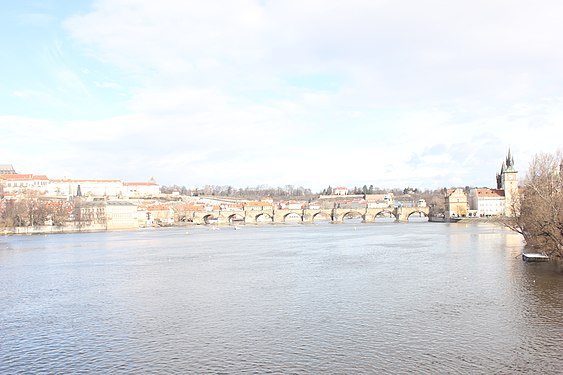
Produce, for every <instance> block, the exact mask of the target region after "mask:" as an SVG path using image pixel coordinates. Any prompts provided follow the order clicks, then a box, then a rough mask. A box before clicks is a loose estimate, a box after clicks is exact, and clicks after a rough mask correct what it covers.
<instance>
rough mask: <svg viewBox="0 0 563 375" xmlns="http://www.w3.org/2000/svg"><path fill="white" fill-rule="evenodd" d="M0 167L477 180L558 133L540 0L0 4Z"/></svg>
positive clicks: (550, 33)
mask: <svg viewBox="0 0 563 375" xmlns="http://www.w3.org/2000/svg"><path fill="white" fill-rule="evenodd" d="M0 5H1V7H2V12H0V43H1V48H0V68H1V71H2V74H0V98H1V101H0V164H13V165H14V167H15V169H16V171H17V172H18V173H33V174H46V175H47V176H48V177H49V178H72V179H121V180H124V181H148V180H149V179H150V178H151V177H154V178H155V179H156V181H157V182H158V183H159V184H161V185H172V184H177V185H184V186H186V187H202V186H204V185H231V186H234V187H247V186H251V187H254V186H258V185H267V186H271V187H277V186H286V185H293V186H296V187H298V186H303V187H307V188H311V189H313V191H320V190H322V189H324V188H326V187H328V186H329V185H330V186H333V187H334V186H347V187H354V186H363V185H368V186H369V185H374V186H376V187H380V188H389V189H390V188H404V187H417V188H420V189H434V188H443V187H454V186H479V187H495V184H496V182H495V181H496V180H495V175H496V173H497V172H499V170H500V168H501V164H502V162H503V160H504V159H505V157H506V155H507V152H508V149H509V148H510V150H511V152H512V154H513V156H514V160H515V164H516V169H517V170H519V172H521V173H520V175H521V176H523V175H524V174H525V171H526V170H527V167H528V163H529V161H530V160H531V158H532V156H533V155H534V154H537V153H540V152H554V151H556V150H557V149H558V148H560V147H561V140H562V139H563V22H561V19H560V18H561V14H563V2H560V1H557V0H534V1H531V0H530V1H528V0H510V1H507V0H497V1H484V0H471V1H468V0H458V1H445V0H427V1H418V0H369V1H367V0H366V1H362V0H347V1H334V0H322V1H321V0H299V1H297V0H229V1H226V0H225V1H220V0H206V1H192V0H160V1H154V0H94V1H86V0H73V1H60V0H20V1H9V0H0Z"/></svg>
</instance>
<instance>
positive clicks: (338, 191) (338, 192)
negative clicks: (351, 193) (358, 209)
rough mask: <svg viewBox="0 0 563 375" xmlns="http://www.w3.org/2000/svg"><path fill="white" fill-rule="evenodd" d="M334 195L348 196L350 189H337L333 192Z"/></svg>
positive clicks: (341, 187) (340, 187)
mask: <svg viewBox="0 0 563 375" xmlns="http://www.w3.org/2000/svg"><path fill="white" fill-rule="evenodd" d="M332 194H334V195H348V188H347V187H343V186H339V187H335V188H334V190H333V191H332Z"/></svg>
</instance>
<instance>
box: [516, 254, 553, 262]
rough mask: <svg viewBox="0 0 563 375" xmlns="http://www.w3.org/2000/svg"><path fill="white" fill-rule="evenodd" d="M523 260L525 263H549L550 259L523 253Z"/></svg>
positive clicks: (542, 255)
mask: <svg viewBox="0 0 563 375" xmlns="http://www.w3.org/2000/svg"><path fill="white" fill-rule="evenodd" d="M522 260H523V261H524V262H547V261H548V260H549V257H548V256H547V255H545V254H540V253H522Z"/></svg>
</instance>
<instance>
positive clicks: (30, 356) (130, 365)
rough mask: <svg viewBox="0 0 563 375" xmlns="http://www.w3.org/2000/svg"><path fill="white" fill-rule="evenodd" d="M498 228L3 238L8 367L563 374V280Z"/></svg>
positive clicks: (2, 340)
mask: <svg viewBox="0 0 563 375" xmlns="http://www.w3.org/2000/svg"><path fill="white" fill-rule="evenodd" d="M521 251H522V241H521V239H520V237H519V236H518V235H516V234H514V233H512V232H509V231H508V230H506V229H504V228H501V227H497V226H493V225H486V224H470V225H465V224H459V223H458V224H443V223H442V224H438V223H408V224H397V223H374V224H350V223H346V224H340V225H334V224H318V225H299V224H295V225H263V226H248V225H247V226H242V227H240V228H239V230H235V228H234V227H221V228H220V229H219V230H209V227H188V228H181V229H180V228H170V229H153V230H141V231H136V232H104V233H78V234H62V235H48V236H43V235H35V236H20V237H16V236H4V237H0V373H2V374H4V373H6V374H16V373H26V374H28V373H30V374H32V373H33V374H35V373H59V374H62V373H158V374H160V373H182V374H184V373H194V374H203V373H214V374H215V373H221V374H241V373H256V374H263V373H275V374H318V373H329V374H360V373H364V374H380V373H417V374H422V373H427V374H436V373H460V374H466V373H484V374H494V373H497V374H514V373H537V374H540V373H541V374H556V373H561V372H563V273H561V271H560V270H558V269H557V267H556V266H555V265H554V264H552V263H525V262H523V261H522V260H521V258H520V257H519V254H520V253H521Z"/></svg>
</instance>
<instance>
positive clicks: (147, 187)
mask: <svg viewBox="0 0 563 375" xmlns="http://www.w3.org/2000/svg"><path fill="white" fill-rule="evenodd" d="M123 187H124V189H123V195H124V196H126V197H152V196H155V195H158V194H160V186H158V184H157V183H156V182H154V180H151V181H149V182H124V183H123Z"/></svg>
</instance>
